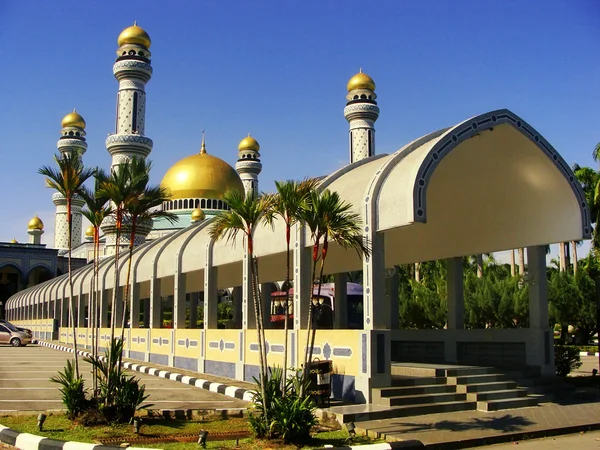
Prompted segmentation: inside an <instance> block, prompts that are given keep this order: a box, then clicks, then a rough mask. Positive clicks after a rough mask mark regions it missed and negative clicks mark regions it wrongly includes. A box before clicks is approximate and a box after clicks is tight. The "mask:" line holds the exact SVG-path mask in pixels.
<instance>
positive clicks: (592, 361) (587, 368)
mask: <svg viewBox="0 0 600 450" xmlns="http://www.w3.org/2000/svg"><path fill="white" fill-rule="evenodd" d="M581 362H582V363H583V364H582V365H581V367H580V368H579V369H576V370H574V371H573V372H571V374H570V375H571V376H580V375H591V373H592V369H598V357H597V356H582V357H581Z"/></svg>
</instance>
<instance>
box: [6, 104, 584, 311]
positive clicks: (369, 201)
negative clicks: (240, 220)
mask: <svg viewBox="0 0 600 450" xmlns="http://www.w3.org/2000/svg"><path fill="white" fill-rule="evenodd" d="M320 186H321V188H328V189H330V190H333V191H337V192H338V193H339V194H340V196H341V197H342V198H343V199H344V200H345V201H347V202H350V203H351V204H352V205H353V208H354V210H355V211H356V212H358V213H359V214H360V215H361V217H362V219H363V227H364V231H365V235H368V234H369V233H370V232H372V231H373V230H375V231H376V232H377V233H380V234H382V235H383V236H384V239H385V266H386V267H391V266H393V265H399V264H408V263H413V262H420V261H428V260H437V259H445V258H449V257H454V256H466V255H473V254H480V253H487V252H493V251H502V250H508V249H513V248H520V247H528V246H534V245H547V244H551V243H556V242H565V241H577V240H581V239H586V238H590V236H591V225H590V217H589V210H588V207H587V204H586V202H585V197H584V194H583V191H582V189H581V186H580V185H579V183H578V182H577V180H576V178H575V176H574V174H573V172H572V171H571V169H570V168H569V166H568V164H567V163H566V162H565V161H564V160H563V159H562V157H561V156H560V155H559V154H558V152H557V151H556V150H555V149H554V148H553V147H552V146H551V145H550V144H549V143H548V142H547V141H546V139H544V138H543V137H542V136H541V135H540V134H539V133H538V132H537V131H536V130H535V129H534V128H533V127H531V126H530V125H529V124H527V123H526V122H525V121H524V120H522V119H521V118H519V117H518V116H517V115H515V114H514V113H512V112H510V111H508V110H497V111H492V112H489V113H486V114H482V115H479V116H476V117H473V118H471V119H468V120H465V121H464V122H462V123H459V124H458V125H456V126H453V127H450V128H445V129H442V130H439V131H436V132H433V133H430V134H428V135H426V136H423V137H421V138H419V139H417V140H415V141H413V142H411V143H409V144H408V145H405V146H404V147H402V148H400V149H399V150H398V151H396V152H394V153H392V154H389V155H386V154H384V155H377V156H374V157H372V158H369V159H365V160H361V161H358V162H356V163H354V164H351V165H349V166H346V167H344V168H342V169H340V170H338V171H337V172H335V173H333V174H331V175H330V176H328V177H326V178H324V179H323V180H322V181H321V185H320ZM210 223H211V221H210V220H207V221H204V222H200V223H195V224H192V225H191V226H189V227H187V228H184V229H182V230H179V231H177V232H176V233H174V234H171V235H168V236H165V237H162V238H160V239H157V240H155V241H152V242H149V243H147V244H145V245H143V246H140V247H138V248H136V249H135V251H134V252H133V256H132V258H133V260H132V267H133V269H134V270H133V272H134V274H133V280H134V282H135V283H142V282H146V281H151V280H152V279H153V278H160V279H165V278H168V277H170V276H174V275H175V274H180V273H192V272H194V273H198V274H199V273H200V271H202V270H205V267H206V264H207V260H208V258H210V260H208V261H209V263H210V264H211V265H212V266H213V267H214V266H217V267H219V270H218V272H217V277H218V280H217V285H218V287H219V288H226V287H231V286H239V285H240V284H241V279H242V259H243V245H242V242H241V238H240V239H238V241H237V242H228V241H225V240H222V241H219V242H214V243H213V242H211V239H210V237H209V233H208V229H209V227H210ZM307 233H308V232H307ZM274 236H275V237H274ZM306 243H307V245H310V236H307V239H306ZM255 254H256V256H258V258H259V260H260V275H261V281H276V280H279V279H281V278H282V275H283V274H282V273H281V267H284V266H285V240H284V229H283V224H282V223H281V222H276V223H275V224H274V226H273V228H271V227H266V226H265V227H262V228H259V229H258V230H257V231H256V234H255ZM327 261H328V262H327V265H326V271H327V272H328V273H339V272H347V271H353V270H360V269H362V261H361V260H360V259H359V257H358V256H357V255H355V254H349V253H348V252H345V251H343V250H342V249H340V248H336V246H335V245H331V246H330V252H329V256H328V260H327ZM112 262H113V259H112V257H111V258H107V259H106V260H104V261H103V262H102V263H101V264H100V269H99V272H100V277H101V278H100V279H101V282H100V284H101V289H111V288H112V287H113V285H114V281H113V279H114V264H113V263H112ZM126 263H127V257H126V256H125V257H123V258H122V260H121V263H120V268H121V269H120V274H119V285H121V286H123V285H124V284H125V283H126V275H125V273H126V272H125V269H126ZM92 275H93V270H92V267H91V266H87V267H84V268H82V269H80V270H79V271H78V273H77V280H78V281H77V282H76V283H75V287H74V295H81V294H85V293H88V292H89V291H90V288H91V277H92ZM196 284H197V283H196ZM66 285H67V283H66V276H62V277H58V278H55V279H53V280H51V281H49V282H46V283H42V284H40V285H38V286H35V287H33V288H30V289H28V290H25V291H22V292H19V293H18V294H16V295H15V296H13V297H12V298H11V299H10V300H9V307H10V304H12V303H14V302H17V301H19V299H21V298H26V296H30V295H31V296H32V298H36V299H37V300H38V301H48V300H54V299H56V298H63V297H66V294H67V292H66ZM167 285H168V286H169V288H168V289H171V288H170V284H168V283H167ZM199 286H200V285H198V286H196V287H197V289H196V290H201V289H200V288H199ZM41 297H43V298H44V299H43V300H42V298H41Z"/></svg>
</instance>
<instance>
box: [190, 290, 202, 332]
mask: <svg viewBox="0 0 600 450" xmlns="http://www.w3.org/2000/svg"><path fill="white" fill-rule="evenodd" d="M189 296H190V328H198V299H199V298H200V293H199V292H192V293H191V294H189Z"/></svg>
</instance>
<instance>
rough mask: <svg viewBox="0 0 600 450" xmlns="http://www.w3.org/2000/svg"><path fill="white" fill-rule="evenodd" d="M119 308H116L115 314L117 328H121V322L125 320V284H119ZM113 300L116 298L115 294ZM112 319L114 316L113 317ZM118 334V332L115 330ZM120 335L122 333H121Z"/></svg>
mask: <svg viewBox="0 0 600 450" xmlns="http://www.w3.org/2000/svg"><path fill="white" fill-rule="evenodd" d="M117 289H118V290H117V308H116V314H115V318H116V322H115V329H119V330H120V329H121V323H122V322H123V301H124V300H123V295H124V293H125V292H124V289H123V286H119V287H118V288H117ZM113 300H114V296H113ZM111 320H112V318H111ZM115 335H116V332H115ZM119 336H120V334H119Z"/></svg>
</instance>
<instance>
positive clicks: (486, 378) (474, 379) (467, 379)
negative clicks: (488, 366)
mask: <svg viewBox="0 0 600 450" xmlns="http://www.w3.org/2000/svg"><path fill="white" fill-rule="evenodd" d="M496 381H509V380H508V378H507V377H506V375H502V374H499V373H493V374H486V375H467V376H460V377H448V384H482V383H493V382H496Z"/></svg>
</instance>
